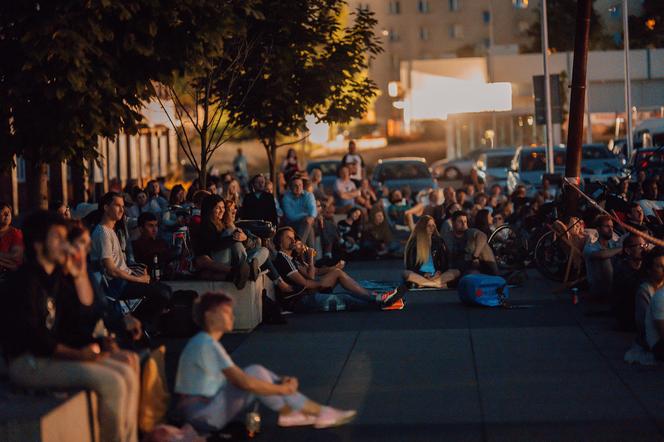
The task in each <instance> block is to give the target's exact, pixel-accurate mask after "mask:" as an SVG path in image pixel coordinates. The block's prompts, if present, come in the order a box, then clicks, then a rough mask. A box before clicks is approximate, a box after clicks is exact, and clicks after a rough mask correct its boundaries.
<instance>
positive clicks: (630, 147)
mask: <svg viewBox="0 0 664 442" xmlns="http://www.w3.org/2000/svg"><path fill="white" fill-rule="evenodd" d="M622 3H623V4H622V16H623V51H624V54H625V123H626V126H625V129H626V133H625V138H627V160H628V161H629V160H630V159H631V158H632V152H633V151H634V135H633V130H632V81H631V75H630V72H629V11H628V7H627V0H623V2H622Z"/></svg>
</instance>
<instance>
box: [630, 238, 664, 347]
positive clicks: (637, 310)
mask: <svg viewBox="0 0 664 442" xmlns="http://www.w3.org/2000/svg"><path fill="white" fill-rule="evenodd" d="M643 270H644V272H643V281H642V282H641V285H639V288H638V289H637V291H636V294H635V302H634V325H635V329H636V343H637V344H638V345H639V346H641V348H643V349H645V350H648V351H650V348H651V347H650V345H649V342H648V339H647V336H646V321H647V320H646V318H647V317H648V316H649V315H650V314H651V313H650V304H651V303H652V299H653V296H654V295H655V293H656V292H659V291H661V289H662V288H664V247H655V248H654V249H652V250H651V251H650V252H648V253H647V254H646V255H645V259H644V263H643ZM649 321H652V318H650V319H649ZM650 326H654V323H650ZM656 331H657V330H654V332H656ZM652 334H653V331H652V330H651V335H652ZM659 336H662V334H661V333H660V334H659ZM653 340H655V339H653Z"/></svg>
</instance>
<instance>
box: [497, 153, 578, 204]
mask: <svg viewBox="0 0 664 442" xmlns="http://www.w3.org/2000/svg"><path fill="white" fill-rule="evenodd" d="M553 164H554V173H561V174H562V173H564V172H565V148H563V147H554V149H553ZM545 172H546V149H545V148H544V147H519V148H517V149H516V152H514V157H513V158H512V164H511V166H510V169H509V171H508V172H507V191H508V192H509V193H512V192H513V191H514V189H515V188H516V186H518V185H520V184H523V185H524V186H526V187H528V188H529V195H530V194H533V193H534V192H535V191H536V190H537V189H539V188H540V186H541V184H542V176H543V175H544V173H545Z"/></svg>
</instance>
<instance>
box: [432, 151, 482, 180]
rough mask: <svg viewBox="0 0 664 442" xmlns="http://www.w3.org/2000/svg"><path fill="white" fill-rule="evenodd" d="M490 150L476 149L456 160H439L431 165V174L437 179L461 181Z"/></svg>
mask: <svg viewBox="0 0 664 442" xmlns="http://www.w3.org/2000/svg"><path fill="white" fill-rule="evenodd" d="M487 150H488V149H486V148H482V149H475V150H471V151H470V152H468V153H467V154H466V155H464V156H462V157H459V158H455V159H447V158H446V159H443V160H438V161H436V162H434V163H432V164H431V172H432V173H433V176H434V177H435V178H436V179H446V180H460V179H462V178H463V177H465V176H468V175H469V174H470V171H471V170H473V166H474V165H475V162H476V161H477V159H478V158H479V156H480V155H481V154H482V153H484V152H486V151H487Z"/></svg>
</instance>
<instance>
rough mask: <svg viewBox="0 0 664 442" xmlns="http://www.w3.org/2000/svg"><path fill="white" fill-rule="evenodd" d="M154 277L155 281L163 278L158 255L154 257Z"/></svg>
mask: <svg viewBox="0 0 664 442" xmlns="http://www.w3.org/2000/svg"><path fill="white" fill-rule="evenodd" d="M152 278H153V279H154V280H155V281H159V279H161V269H159V256H158V255H154V258H152Z"/></svg>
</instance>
